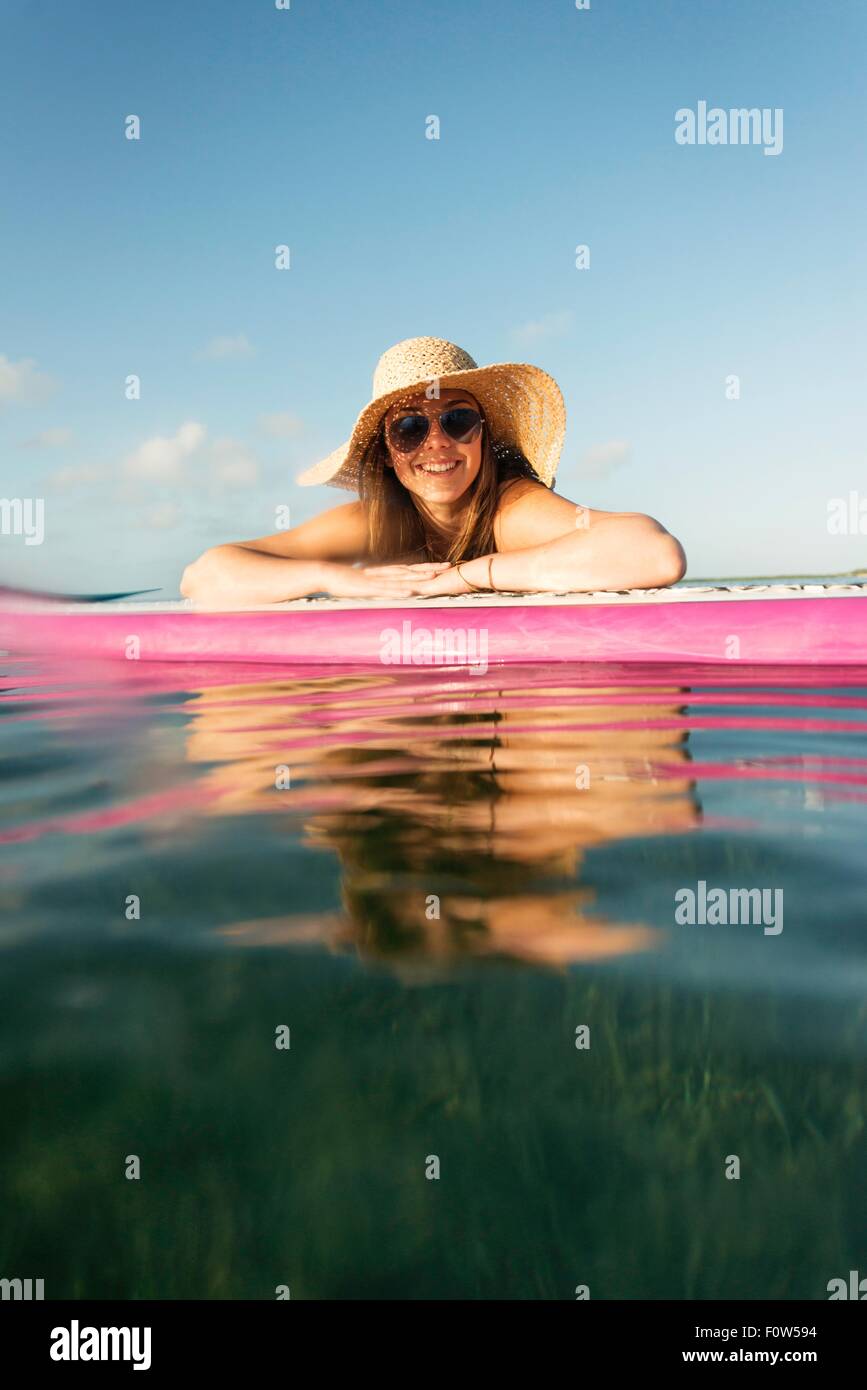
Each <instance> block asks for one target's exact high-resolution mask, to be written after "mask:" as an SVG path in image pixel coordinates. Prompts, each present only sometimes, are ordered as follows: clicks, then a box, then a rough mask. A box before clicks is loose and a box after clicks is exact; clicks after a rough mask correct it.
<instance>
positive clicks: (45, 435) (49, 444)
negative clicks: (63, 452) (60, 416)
mask: <svg viewBox="0 0 867 1390" xmlns="http://www.w3.org/2000/svg"><path fill="white" fill-rule="evenodd" d="M72 438H73V435H72V430H71V429H68V428H67V427H66V426H65V425H57V426H55V428H54V429H50V430H40V431H39V433H38V434H34V435H33V436H32V437H31V438H30V439H22V441H21V443H20V445H19V446H18V447H19V448H20V449H62V448H64V447H65V446H66V445H67V444H71V443H72Z"/></svg>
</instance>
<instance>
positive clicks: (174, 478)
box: [123, 420, 206, 483]
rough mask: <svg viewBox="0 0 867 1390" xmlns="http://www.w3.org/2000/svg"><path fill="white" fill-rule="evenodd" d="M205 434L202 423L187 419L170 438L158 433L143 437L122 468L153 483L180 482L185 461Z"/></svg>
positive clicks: (198, 445)
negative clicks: (148, 437) (150, 436)
mask: <svg viewBox="0 0 867 1390" xmlns="http://www.w3.org/2000/svg"><path fill="white" fill-rule="evenodd" d="M205 434H206V430H205V427H204V425H200V424H198V423H197V422H196V421H195V420H187V421H186V423H185V424H183V425H181V427H180V429H179V430H178V431H177V433H176V434H174V435H173V436H172V437H171V438H170V439H167V438H165V436H164V435H159V434H157V435H154V437H153V438H152V439H146V440H145V442H144V444H140V445H139V447H138V448H137V449H135V450H134V451H133V452H132V453H131V454H128V455H127V457H126V458H125V459H124V461H123V471H124V473H126V474H127V475H128V476H129V477H134V478H144V479H146V480H149V481H152V482H161V483H171V482H180V481H181V480H182V478H183V473H184V464H185V462H186V460H187V459H188V458H190V457H191V455H192V454H194V453H195V452H196V450H197V449H199V448H201V446H202V444H203V443H204V440H205Z"/></svg>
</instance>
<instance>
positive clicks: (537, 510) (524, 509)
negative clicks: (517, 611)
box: [421, 479, 686, 594]
mask: <svg viewBox="0 0 867 1390" xmlns="http://www.w3.org/2000/svg"><path fill="white" fill-rule="evenodd" d="M494 537H495V540H496V543H497V553H496V554H495V556H494V558H493V562H492V574H493V583H494V585H495V586H496V588H498V589H515V590H519V591H520V590H526V591H528V592H542V591H546V590H553V591H560V592H576V591H585V592H586V591H588V590H592V589H609V590H616V589H653V588H657V587H662V586H664V585H667V584H675V583H676V582H677V581H678V580H679V579H682V578H683V576H684V574H685V573H686V557H685V555H684V553H683V548H682V547H681V545H680V542H679V541H677V540H675V538H674V536H671V535H669V533H668V531H666V529H665V527H664V526H661V525H660V524H659V522H658V521H654V519H653V517H650V516H644V515H642V514H641V513H638V512H602V511H595V510H593V509H592V508H590V507H581V506H576V505H575V503H574V502H569V501H567V499H566V498H565V497H558V496H557V494H556V493H553V492H550V491H549V489H548V488H546V487H544V486H543V484H541V483H534V482H532V481H525V480H523V479H522V480H521V481H520V482H517V483H513V484H512V485H511V486H509V487H508V488H507V489H505V491H504V493H503V496H502V499H501V503H500V509H499V511H498V513H497V517H496V520H495V522H494ZM488 558H489V557H488V556H482V557H480V558H479V559H477V560H469V561H467V563H466V564H463V563H462V564H461V574H465V575H466V576H467V579H468V580H471V581H472V583H473V584H477V585H479V587H480V588H483V587H485V586H486V585H487V582H488ZM449 578H451V576H443V577H442V579H436V578H434V579H431V580H428V581H426V582H425V583H424V585H423V586H422V589H421V592H423V593H427V594H437V593H444V592H450V593H459V592H464V591H466V587H467V586H466V585H460V581H459V580H454V581H453V587H452V588H451V589H445V588H444V585H445V583H446V582H447V581H448V579H449Z"/></svg>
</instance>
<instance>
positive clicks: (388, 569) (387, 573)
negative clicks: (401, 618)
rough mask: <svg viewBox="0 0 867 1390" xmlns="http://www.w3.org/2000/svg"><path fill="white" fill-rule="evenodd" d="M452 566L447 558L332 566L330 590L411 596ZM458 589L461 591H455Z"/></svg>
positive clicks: (344, 595)
mask: <svg viewBox="0 0 867 1390" xmlns="http://www.w3.org/2000/svg"><path fill="white" fill-rule="evenodd" d="M450 568H451V566H450V565H449V564H448V563H446V562H445V561H441V562H430V563H425V564H419V565H367V566H364V567H362V568H360V569H354V568H353V567H352V566H351V565H329V567H328V571H327V574H326V576H325V581H326V591H327V592H328V593H329V594H330V595H331V597H332V598H394V599H397V598H411V597H412V596H413V595H414V594H420V593H423V592H425V590H424V589H423V587H422V586H423V585H424V584H426V583H428V582H430V580H432V579H435V578H436V577H437V576H438V575H439V574H441V573H442V572H443V571H445V570H448V569H450ZM455 592H458V591H457V590H455Z"/></svg>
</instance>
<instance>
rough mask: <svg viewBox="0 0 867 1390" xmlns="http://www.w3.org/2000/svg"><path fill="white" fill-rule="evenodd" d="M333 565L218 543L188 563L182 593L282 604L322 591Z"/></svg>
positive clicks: (207, 599) (202, 599)
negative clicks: (289, 558)
mask: <svg viewBox="0 0 867 1390" xmlns="http://www.w3.org/2000/svg"><path fill="white" fill-rule="evenodd" d="M334 568H336V567H335V566H334V565H333V564H328V563H327V562H325V561H321V560H286V559H283V558H282V557H281V556H279V555H266V554H264V552H262V551H260V550H250V549H249V548H247V547H245V546H242V545H217V546H214V547H213V549H212V550H206V551H205V553H204V555H202V556H200V557H199V559H198V560H195V561H194V562H193V564H191V565H188V566H187V568H186V569H185V570H184V573H183V577H182V579H181V593H182V594H183V595H184V597H185V598H189V599H192V600H193V601H194V602H195V603H219V604H227V605H228V604H239V605H244V604H251V603H283V602H285V601H286V600H287V599H293V598H305V597H306V596H307V595H308V594H318V593H322V592H323V591H325V590H326V589H327V587H328V584H327V580H328V571H329V570H333V569H334Z"/></svg>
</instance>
